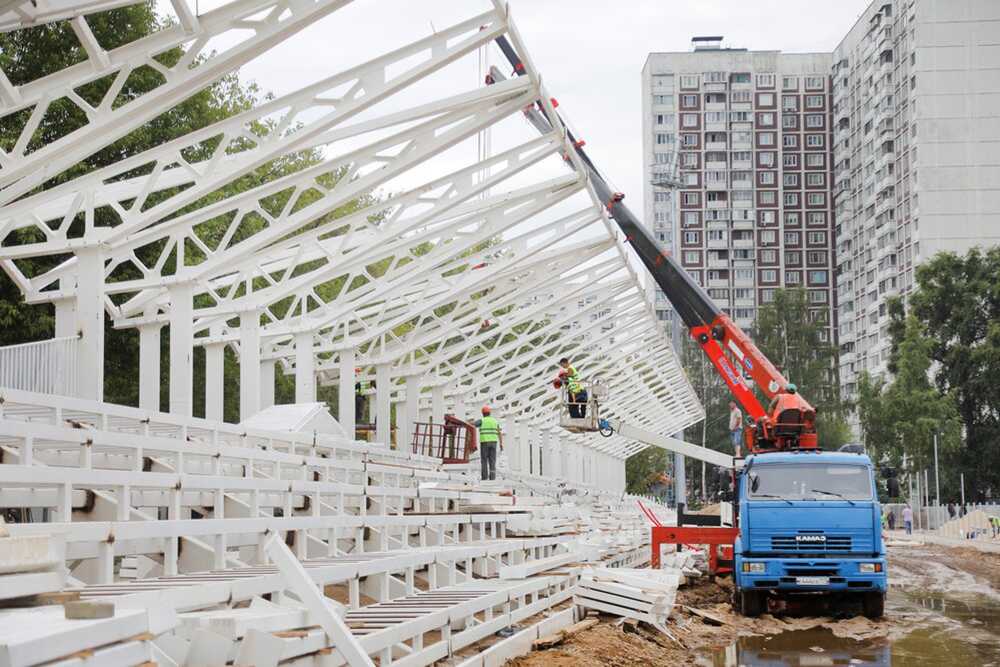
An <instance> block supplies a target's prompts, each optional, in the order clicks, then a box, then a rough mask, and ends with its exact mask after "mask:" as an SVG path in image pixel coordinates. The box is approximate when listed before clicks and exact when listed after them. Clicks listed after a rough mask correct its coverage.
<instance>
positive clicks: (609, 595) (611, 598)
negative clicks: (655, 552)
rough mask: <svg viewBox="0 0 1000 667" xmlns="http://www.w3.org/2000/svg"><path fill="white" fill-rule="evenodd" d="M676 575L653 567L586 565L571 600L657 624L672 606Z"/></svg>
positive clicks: (664, 617)
mask: <svg viewBox="0 0 1000 667" xmlns="http://www.w3.org/2000/svg"><path fill="white" fill-rule="evenodd" d="M682 579H683V577H682V575H680V574H677V573H672V572H665V571H662V570H661V571H657V570H634V569H617V568H616V569H607V568H587V569H585V570H584V571H583V573H582V574H581V576H580V583H579V584H578V587H577V594H576V595H575V596H574V598H573V601H574V603H575V604H577V605H580V606H581V607H587V608H589V609H595V610H597V611H599V612H602V613H606V614H614V615H616V616H624V617H626V618H632V619H635V620H637V621H645V622H647V623H650V624H652V625H656V626H661V625H662V624H663V623H664V622H666V619H667V617H668V616H669V615H670V612H671V611H672V610H673V608H674V601H675V600H676V598H677V587H678V586H680V584H681V581H682Z"/></svg>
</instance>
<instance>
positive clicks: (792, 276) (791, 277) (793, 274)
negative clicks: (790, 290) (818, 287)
mask: <svg viewBox="0 0 1000 667" xmlns="http://www.w3.org/2000/svg"><path fill="white" fill-rule="evenodd" d="M785 284H786V285H798V284H799V273H798V271H785Z"/></svg>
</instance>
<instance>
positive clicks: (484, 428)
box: [476, 407, 503, 481]
mask: <svg viewBox="0 0 1000 667" xmlns="http://www.w3.org/2000/svg"><path fill="white" fill-rule="evenodd" d="M476 428H478V429H479V445H480V446H479V460H480V462H481V463H482V479H483V481H486V480H494V479H496V478H497V456H498V455H499V454H498V451H497V450H498V449H500V448H502V447H503V434H502V433H500V422H499V421H497V420H496V419H495V418H494V417H492V416H491V414H490V409H489V407H485V408H483V417H482V419H477V420H476Z"/></svg>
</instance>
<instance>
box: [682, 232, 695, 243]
mask: <svg viewBox="0 0 1000 667" xmlns="http://www.w3.org/2000/svg"><path fill="white" fill-rule="evenodd" d="M684 243H685V244H686V245H698V232H684Z"/></svg>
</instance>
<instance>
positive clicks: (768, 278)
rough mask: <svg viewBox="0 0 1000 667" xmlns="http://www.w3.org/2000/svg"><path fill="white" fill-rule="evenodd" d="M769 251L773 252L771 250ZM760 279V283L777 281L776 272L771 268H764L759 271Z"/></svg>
mask: <svg viewBox="0 0 1000 667" xmlns="http://www.w3.org/2000/svg"><path fill="white" fill-rule="evenodd" d="M770 252H774V251H773V250H772V251H770ZM760 281H761V282H762V283H774V282H778V272H777V271H775V270H773V269H764V270H763V271H761V272H760Z"/></svg>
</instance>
